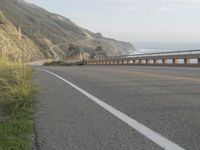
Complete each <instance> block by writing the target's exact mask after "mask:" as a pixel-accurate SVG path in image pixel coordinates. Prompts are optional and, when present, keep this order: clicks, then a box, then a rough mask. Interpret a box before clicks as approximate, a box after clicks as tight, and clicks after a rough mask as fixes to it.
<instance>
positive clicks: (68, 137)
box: [34, 66, 200, 150]
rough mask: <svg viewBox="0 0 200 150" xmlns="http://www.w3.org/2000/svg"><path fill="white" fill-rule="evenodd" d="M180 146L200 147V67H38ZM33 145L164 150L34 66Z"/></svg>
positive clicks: (191, 149) (84, 149)
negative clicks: (35, 99)
mask: <svg viewBox="0 0 200 150" xmlns="http://www.w3.org/2000/svg"><path fill="white" fill-rule="evenodd" d="M42 68H43V69H46V70H48V71H50V72H52V73H55V74H57V75H59V77H62V78H63V80H66V81H69V82H70V83H73V84H75V85H76V86H77V87H79V88H81V89H83V90H85V91H87V92H88V93H90V94H91V95H93V96H95V97H96V98H98V99H99V100H102V102H105V103H106V104H108V105H109V106H111V107H113V108H115V109H116V110H118V111H120V112H122V113H123V114H125V115H127V116H128V117H130V118H132V119H134V120H136V121H138V122H139V123H141V124H142V125H144V126H146V127H148V128H150V129H151V130H152V131H154V132H155V133H158V134H159V135H161V136H163V137H164V138H166V139H168V140H169V141H171V142H173V143H175V144H177V145H178V146H180V147H182V148H183V149H187V150H199V149H200V143H199V141H200V128H199V126H200V92H199V91H200V69H199V68H168V67H163V68H162V67H131V66H101V67H100V66H99V67H87V66H86V67H42ZM35 70H36V76H35V81H36V83H37V84H38V85H39V89H40V92H39V94H38V103H37V104H36V105H35V115H34V119H35V131H36V134H37V136H36V142H35V143H36V145H37V148H38V149H42V150H54V149H58V150H66V149H70V150H80V149H81V150H94V149H95V150H117V149H119V150H121V149H122V150H123V149H124V150H129V149H130V150H132V149H137V150H146V149H148V150H157V149H163V148H162V146H159V144H157V143H155V142H154V141H155V140H154V139H149V138H147V137H146V135H145V134H142V131H141V132H138V131H137V130H135V129H134V128H132V127H130V126H129V125H128V124H127V123H125V122H124V121H123V120H120V119H119V118H117V117H116V116H114V115H113V114H111V113H110V112H108V111H107V110H105V109H104V108H103V107H101V106H100V105H98V104H97V103H95V102H94V101H91V99H90V98H88V97H87V96H85V95H84V94H83V93H81V92H80V91H78V90H77V89H75V88H74V87H72V86H71V85H70V84H68V83H66V82H64V81H63V80H60V79H59V78H57V77H56V76H53V75H52V74H49V73H48V72H46V71H44V70H41V68H35Z"/></svg>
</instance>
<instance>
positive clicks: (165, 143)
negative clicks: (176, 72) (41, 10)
mask: <svg viewBox="0 0 200 150" xmlns="http://www.w3.org/2000/svg"><path fill="white" fill-rule="evenodd" d="M41 70H43V71H45V72H47V73H49V74H51V75H53V76H55V77H57V78H58V79H60V80H62V81H64V82H66V83H67V84H69V85H70V86H72V87H73V88H75V89H76V90H78V91H79V92H81V93H82V94H84V95H85V96H87V97H88V98H90V99H91V100H92V101H94V102H95V103H97V104H98V105H100V106H101V107H102V108H104V109H105V110H107V111H108V112H110V113H111V114H112V115H114V116H115V117H117V118H118V119H120V120H122V121H123V122H125V123H126V124H128V125H129V126H130V127H132V128H134V129H135V130H137V131H138V132H140V133H141V134H142V135H144V136H145V137H146V138H148V139H150V140H151V141H152V142H154V143H156V144H157V145H159V146H160V147H162V148H164V149H165V150H185V149H184V148H182V147H181V146H179V145H177V144H176V143H174V142H172V141H170V140H169V139H167V138H165V137H163V136H162V135H160V134H159V133H156V132H155V131H153V130H152V129H150V128H149V127H147V126H145V125H143V124H141V123H139V122H138V121H136V120H135V119H133V118H130V117H129V116H127V115H126V114H124V113H122V112H120V111H119V110H117V109H115V108H114V107H112V106H110V105H108V104H106V103H105V102H103V101H102V100H100V99H98V98H96V97H95V96H93V95H91V94H90V93H88V92H86V91H85V90H83V89H81V88H79V87H78V86H76V85H75V84H73V83H71V82H70V81H68V80H66V79H64V78H62V77H61V76H59V75H57V74H55V73H53V72H50V71H48V70H46V69H41Z"/></svg>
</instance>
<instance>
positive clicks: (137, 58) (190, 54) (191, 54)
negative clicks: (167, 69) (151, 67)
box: [86, 50, 200, 65]
mask: <svg viewBox="0 0 200 150" xmlns="http://www.w3.org/2000/svg"><path fill="white" fill-rule="evenodd" d="M180 59H183V60H184V64H191V60H192V59H196V61H197V64H198V65H200V50H185V51H169V52H158V53H147V54H134V55H122V56H115V57H107V58H99V59H91V60H86V63H87V64H89V65H90V64H96V65H101V64H105V65H110V64H152V60H153V64H158V61H159V60H162V63H161V64H169V63H168V61H169V60H172V64H179V61H178V60H180Z"/></svg>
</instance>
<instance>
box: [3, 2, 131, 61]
mask: <svg viewBox="0 0 200 150" xmlns="http://www.w3.org/2000/svg"><path fill="white" fill-rule="evenodd" d="M0 11H2V12H3V14H4V15H5V17H6V18H7V19H8V20H9V22H10V23H8V24H9V26H13V30H14V28H15V31H16V32H18V31H17V29H18V28H19V27H20V28H21V33H22V35H24V37H25V39H26V40H30V43H32V44H31V45H34V46H33V47H34V48H33V49H29V50H30V52H31V54H32V53H33V56H32V57H26V58H27V59H30V60H32V59H34V60H37V59H39V58H41V57H45V58H52V57H55V53H56V54H57V55H58V56H59V57H60V58H63V57H66V55H67V53H68V49H69V48H71V47H75V48H76V49H78V52H80V51H81V52H83V51H86V52H88V53H89V54H90V53H92V52H93V51H94V50H95V49H96V48H97V47H99V46H100V47H102V49H103V50H104V51H105V52H106V54H107V55H110V56H113V55H122V54H128V53H130V52H133V51H134V50H135V48H134V47H133V46H132V45H131V44H130V43H127V42H121V41H117V40H114V39H110V38H105V37H103V36H102V35H101V34H100V33H92V32H90V31H88V30H86V29H83V28H81V27H79V26H78V25H76V24H74V23H73V22H72V21H70V20H69V19H67V18H65V17H63V16H60V15H57V14H53V13H50V12H48V11H46V10H44V9H42V8H40V7H38V6H36V5H33V4H30V3H28V2H25V1H23V0H0ZM7 32H8V31H7ZM8 33H10V32H8ZM23 40H24V39H23ZM36 45H37V46H36ZM19 49H20V50H21V51H23V50H24V49H23V48H21V47H20V48H19ZM26 49H28V48H26ZM38 49H39V50H38ZM1 51H2V50H1ZM7 51H11V50H10V49H8V48H7ZM36 52H37V53H38V55H35V53H36ZM75 53H77V51H76V52H75ZM5 54H7V53H4V55H5Z"/></svg>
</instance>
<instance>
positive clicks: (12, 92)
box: [0, 59, 35, 150]
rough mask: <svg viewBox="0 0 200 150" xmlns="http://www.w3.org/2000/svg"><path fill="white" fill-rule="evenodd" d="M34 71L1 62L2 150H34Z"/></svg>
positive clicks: (0, 147)
mask: <svg viewBox="0 0 200 150" xmlns="http://www.w3.org/2000/svg"><path fill="white" fill-rule="evenodd" d="M34 93H35V87H34V85H33V83H32V70H31V69H30V68H29V67H28V66H26V65H23V64H16V63H10V62H6V61H5V60H1V59H0V150H31V149H32V146H31V134H32V131H33V126H32V124H33V123H32V117H31V116H32V115H31V114H32V104H33V101H34Z"/></svg>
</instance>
